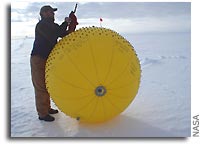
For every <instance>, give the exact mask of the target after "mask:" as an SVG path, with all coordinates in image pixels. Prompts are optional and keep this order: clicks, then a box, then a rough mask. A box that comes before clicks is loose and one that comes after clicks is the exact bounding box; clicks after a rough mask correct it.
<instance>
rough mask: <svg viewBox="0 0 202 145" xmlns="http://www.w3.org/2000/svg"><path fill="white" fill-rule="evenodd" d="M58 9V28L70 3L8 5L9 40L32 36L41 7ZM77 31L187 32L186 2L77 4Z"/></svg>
mask: <svg viewBox="0 0 202 145" xmlns="http://www.w3.org/2000/svg"><path fill="white" fill-rule="evenodd" d="M47 4H48V5H51V6H52V7H56V8H58V11H57V12H56V13H55V18H56V20H55V22H56V23H58V24H61V23H62V22H63V20H64V18H65V17H66V16H68V15H69V12H70V11H71V10H73V8H74V5H75V3H72V2H51V3H48V2H43V3H42V2H41V3H40V2H12V3H11V36H12V37H13V36H34V29H35V25H36V23H37V22H38V21H39V18H40V16H39V10H40V8H41V7H42V6H43V5H47ZM76 15H77V17H78V22H79V26H78V27H77V29H78V28H81V27H85V26H98V27H100V21H99V19H100V18H102V19H103V22H102V26H103V27H106V28H110V29H112V30H115V31H117V32H118V33H124V34H125V33H159V32H191V3H190V2H178V3H177V2H173V3H171V2H169V3H166V2H90V3H78V9H77V12H76Z"/></svg>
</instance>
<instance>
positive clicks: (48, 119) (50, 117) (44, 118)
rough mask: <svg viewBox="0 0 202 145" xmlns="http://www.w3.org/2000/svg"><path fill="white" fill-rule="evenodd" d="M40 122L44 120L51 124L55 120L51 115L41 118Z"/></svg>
mask: <svg viewBox="0 0 202 145" xmlns="http://www.w3.org/2000/svg"><path fill="white" fill-rule="evenodd" d="M39 120H44V121H48V122H51V121H54V120H55V118H54V117H52V116H50V115H49V114H48V115H46V116H45V117H39Z"/></svg>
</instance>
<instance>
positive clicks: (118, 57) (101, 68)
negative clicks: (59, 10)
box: [46, 27, 141, 122]
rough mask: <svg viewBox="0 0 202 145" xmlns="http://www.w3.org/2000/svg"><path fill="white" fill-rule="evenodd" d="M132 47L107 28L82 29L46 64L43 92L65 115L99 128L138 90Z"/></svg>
mask: <svg viewBox="0 0 202 145" xmlns="http://www.w3.org/2000/svg"><path fill="white" fill-rule="evenodd" d="M140 73H141V70H140V63H139V60H138V58H137V56H136V53H135V51H134V48H133V46H131V44H130V43H129V42H128V41H127V40H125V39H124V38H123V37H122V36H120V35H119V34H118V33H116V32H114V31H112V30H109V29H106V28H97V27H89V28H81V29H79V30H77V31H75V32H73V33H71V34H70V35H68V36H66V37H64V38H63V39H61V40H60V41H59V42H58V44H57V45H56V46H55V48H54V49H53V51H52V52H51V54H50V55H49V57H48V60H47V63H46V86H47V89H48V92H49V93H50V95H51V97H52V99H53V101H54V102H55V104H56V105H57V106H58V108H59V109H60V110H61V111H62V112H64V113H65V114H66V115H68V116H71V117H73V118H79V119H80V121H83V122H103V121H106V120H109V119H111V118H113V117H114V116H116V115H118V114H120V113H121V112H122V111H124V110H125V109H126V107H127V106H128V105H129V104H130V103H131V102H132V100H133V99H134V98H135V96H136V94H137V92H138V88H139V84H140Z"/></svg>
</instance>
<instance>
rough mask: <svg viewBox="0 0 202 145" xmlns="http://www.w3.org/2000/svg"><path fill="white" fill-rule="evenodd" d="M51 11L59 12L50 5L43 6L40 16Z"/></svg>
mask: <svg viewBox="0 0 202 145" xmlns="http://www.w3.org/2000/svg"><path fill="white" fill-rule="evenodd" d="M49 10H52V11H57V8H52V7H51V6H49V5H46V6H43V7H42V8H41V9H40V15H41V13H43V12H47V11H49Z"/></svg>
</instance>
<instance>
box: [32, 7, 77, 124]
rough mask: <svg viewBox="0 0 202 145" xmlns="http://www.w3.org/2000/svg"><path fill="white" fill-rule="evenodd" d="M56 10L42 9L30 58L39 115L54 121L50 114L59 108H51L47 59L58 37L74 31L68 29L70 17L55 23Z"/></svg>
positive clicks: (46, 119)
mask: <svg viewBox="0 0 202 145" xmlns="http://www.w3.org/2000/svg"><path fill="white" fill-rule="evenodd" d="M55 11H57V8H52V7H51V6H49V5H47V6H43V7H42V8H41V9H40V16H41V20H40V21H39V22H38V23H37V25H36V28H35V41H34V44H33V49H32V52H31V59H30V64H31V75H32V83H33V86H34V90H35V103H36V110H37V112H38V115H39V120H44V121H54V120H55V118H54V117H53V116H51V115H50V114H56V113H58V110H55V109H52V108H51V105H50V95H49V93H48V91H47V89H46V84H45V64H46V60H47V58H48V56H49V54H50V52H51V50H52V49H53V48H54V46H55V44H56V43H57V39H58V38H59V37H64V36H66V35H68V34H69V33H71V32H72V30H71V31H69V30H67V27H68V26H69V24H70V23H71V19H70V18H68V17H66V18H65V21H64V22H63V23H62V24H61V25H58V24H56V23H54V20H55V18H54V12H55ZM75 28H76V27H75ZM74 30H75V29H74ZM74 30H73V31H74Z"/></svg>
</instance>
